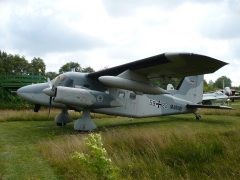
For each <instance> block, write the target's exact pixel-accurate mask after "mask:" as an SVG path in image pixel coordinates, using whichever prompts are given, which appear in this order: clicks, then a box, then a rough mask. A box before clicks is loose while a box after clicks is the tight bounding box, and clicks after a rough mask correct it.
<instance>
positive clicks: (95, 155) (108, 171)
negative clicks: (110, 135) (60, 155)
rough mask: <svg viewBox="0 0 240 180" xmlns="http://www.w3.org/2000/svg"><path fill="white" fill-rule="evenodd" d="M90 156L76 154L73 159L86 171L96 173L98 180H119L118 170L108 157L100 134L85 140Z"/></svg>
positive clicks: (89, 136) (90, 135)
mask: <svg viewBox="0 0 240 180" xmlns="http://www.w3.org/2000/svg"><path fill="white" fill-rule="evenodd" d="M85 142H86V145H87V148H88V150H89V154H84V153H80V152H75V153H74V154H73V155H72V158H73V159H74V160H76V161H77V162H78V163H79V165H80V166H84V167H85V168H84V169H86V171H88V172H89V173H94V174H95V175H96V177H97V179H117V177H118V168H116V167H115V166H114V165H113V164H112V161H111V159H110V158H109V157H108V154H107V151H106V149H105V148H104V147H103V143H102V138H101V135H100V134H89V135H88V137H87V138H86V139H85Z"/></svg>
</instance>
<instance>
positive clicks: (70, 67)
mask: <svg viewBox="0 0 240 180" xmlns="http://www.w3.org/2000/svg"><path fill="white" fill-rule="evenodd" d="M73 70H74V71H75V72H81V71H82V68H81V66H80V64H79V63H76V62H72V61H71V62H69V63H66V64H64V65H63V66H62V67H61V68H60V69H59V73H60V74H61V73H64V72H69V71H73Z"/></svg>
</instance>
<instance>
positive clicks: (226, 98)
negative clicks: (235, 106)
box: [202, 87, 240, 105]
mask: <svg viewBox="0 0 240 180" xmlns="http://www.w3.org/2000/svg"><path fill="white" fill-rule="evenodd" d="M234 99H240V96H235V95H233V92H232V90H231V88H230V87H225V88H224V89H223V90H222V91H216V92H213V93H204V94H203V102H202V103H203V104H205V105H212V104H213V102H220V103H221V104H225V103H227V104H229V102H230V101H231V100H232V101H234Z"/></svg>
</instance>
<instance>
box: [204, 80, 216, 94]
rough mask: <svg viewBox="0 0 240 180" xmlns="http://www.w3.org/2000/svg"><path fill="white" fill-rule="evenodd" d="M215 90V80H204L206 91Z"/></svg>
mask: <svg viewBox="0 0 240 180" xmlns="http://www.w3.org/2000/svg"><path fill="white" fill-rule="evenodd" d="M215 90H216V87H215V86H214V82H213V81H212V80H210V81H209V83H207V81H206V80H204V82H203V91H204V92H212V91H215Z"/></svg>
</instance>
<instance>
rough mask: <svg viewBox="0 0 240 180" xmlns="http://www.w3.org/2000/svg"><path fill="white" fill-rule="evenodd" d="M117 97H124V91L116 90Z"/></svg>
mask: <svg viewBox="0 0 240 180" xmlns="http://www.w3.org/2000/svg"><path fill="white" fill-rule="evenodd" d="M118 97H119V98H122V99H123V98H124V97H125V92H123V91H119V92H118Z"/></svg>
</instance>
